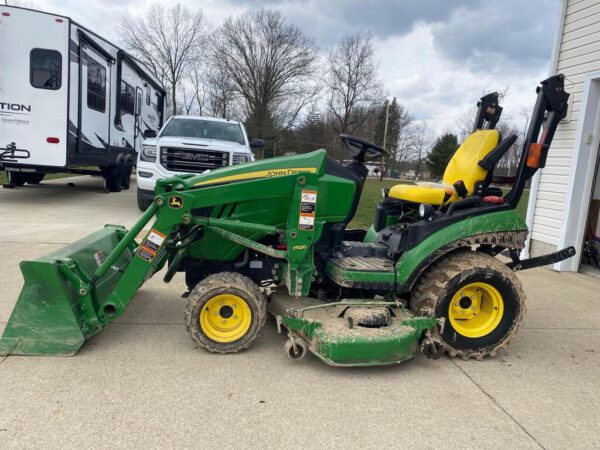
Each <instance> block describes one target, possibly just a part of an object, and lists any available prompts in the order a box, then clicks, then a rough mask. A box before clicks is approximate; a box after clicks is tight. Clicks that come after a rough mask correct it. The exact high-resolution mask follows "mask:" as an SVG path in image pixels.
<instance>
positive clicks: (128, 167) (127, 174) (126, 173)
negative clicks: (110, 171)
mask: <svg viewBox="0 0 600 450" xmlns="http://www.w3.org/2000/svg"><path fill="white" fill-rule="evenodd" d="M132 171H133V163H132V162H131V161H127V162H126V163H125V164H124V168H123V180H122V181H121V187H122V189H125V190H127V189H129V185H130V184H131V172H132Z"/></svg>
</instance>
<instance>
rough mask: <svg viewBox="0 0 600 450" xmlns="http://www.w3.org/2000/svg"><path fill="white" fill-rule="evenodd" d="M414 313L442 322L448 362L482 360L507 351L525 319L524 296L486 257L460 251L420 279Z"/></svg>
mask: <svg viewBox="0 0 600 450" xmlns="http://www.w3.org/2000/svg"><path fill="white" fill-rule="evenodd" d="M410 307H411V310H412V311H413V312H415V313H416V314H419V315H423V314H426V315H435V316H436V317H438V318H444V319H445V324H444V328H443V332H442V333H441V335H442V339H443V341H444V347H445V349H446V351H447V352H448V354H450V356H460V357H462V358H463V359H469V358H476V359H482V358H483V357H484V356H487V355H490V356H495V355H496V352H497V351H498V349H500V348H502V347H505V346H506V345H508V342H509V341H510V339H511V338H512V337H513V336H514V334H515V333H516V331H517V328H518V327H519V324H520V323H521V320H522V318H523V314H524V313H525V293H524V292H523V286H522V285H521V282H520V281H519V279H518V278H517V277H516V276H515V274H514V273H513V272H512V271H511V270H510V269H509V268H508V267H506V265H505V264H503V263H502V262H501V261H499V260H497V259H496V258H494V257H492V256H490V255H486V254H484V253H477V252H474V251H471V250H466V251H465V250H460V251H457V252H454V253H451V254H450V255H448V256H445V257H443V258H441V259H440V260H439V261H437V262H435V263H434V264H432V265H431V266H430V267H429V268H428V269H427V270H426V271H425V273H423V275H421V278H420V279H419V280H418V282H417V284H416V287H415V289H414V290H413V293H412V296H411V302H410Z"/></svg>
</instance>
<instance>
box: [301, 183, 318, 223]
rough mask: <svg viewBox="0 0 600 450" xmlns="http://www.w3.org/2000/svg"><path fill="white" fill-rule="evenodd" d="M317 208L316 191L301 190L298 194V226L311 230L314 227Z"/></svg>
mask: <svg viewBox="0 0 600 450" xmlns="http://www.w3.org/2000/svg"><path fill="white" fill-rule="evenodd" d="M316 209H317V191H305V190H303V191H302V193H301V196H300V218H299V220H298V228H299V229H301V230H312V229H314V227H315V212H316Z"/></svg>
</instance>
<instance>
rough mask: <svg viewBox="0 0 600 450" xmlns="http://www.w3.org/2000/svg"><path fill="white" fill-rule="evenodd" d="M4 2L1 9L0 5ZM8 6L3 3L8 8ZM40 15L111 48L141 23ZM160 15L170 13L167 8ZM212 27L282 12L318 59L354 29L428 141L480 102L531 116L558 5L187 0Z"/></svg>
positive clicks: (118, 2)
mask: <svg viewBox="0 0 600 450" xmlns="http://www.w3.org/2000/svg"><path fill="white" fill-rule="evenodd" d="M0 1H2V0H0ZM9 3H10V2H9ZM24 3H29V4H35V5H36V6H37V7H38V8H39V9H42V10H46V11H52V12H56V13H59V14H64V15H67V16H70V17H71V18H73V19H74V20H76V21H78V22H80V23H82V24H83V25H85V26H87V27H89V28H90V29H92V30H94V31H96V32H97V33H98V34H100V35H103V36H106V37H108V38H110V39H112V40H114V42H115V43H117V44H118V37H117V36H115V30H114V25H115V24H116V23H117V22H118V21H119V20H120V19H121V17H123V16H124V15H126V14H140V13H143V12H144V10H145V5H146V4H148V3H147V2H144V1H140V0H86V1H81V0H33V1H29V2H24ZM162 3H163V4H165V5H167V6H168V5H170V4H174V3H177V2H176V1H174V0H165V1H163V2H162ZM181 3H183V4H185V5H186V6H188V7H189V8H191V9H195V8H201V9H202V10H203V11H204V14H205V17H206V18H207V20H208V23H209V24H210V25H211V26H217V25H219V24H220V23H221V22H222V21H223V20H224V19H225V18H226V17H228V16H230V15H235V14H239V13H240V12H241V11H243V10H244V9H246V8H252V7H268V8H273V9H278V10H280V11H282V12H283V14H284V15H285V16H286V17H287V19H288V20H289V21H290V22H292V23H294V24H296V25H298V26H299V27H300V28H301V29H302V30H303V31H304V32H305V33H306V34H307V35H309V36H311V37H313V38H314V39H315V41H316V43H317V45H318V46H319V47H320V48H321V49H323V50H325V49H327V48H328V47H329V46H331V45H332V44H334V43H335V42H336V41H337V40H338V39H340V38H341V37H342V36H344V35H346V34H349V33H352V32H354V31H356V30H358V29H361V28H363V29H367V30H371V32H372V33H373V36H374V38H375V39H374V44H375V49H376V53H377V57H378V60H379V63H380V73H381V77H382V79H383V82H384V85H385V91H386V93H387V94H389V95H391V96H395V97H397V98H398V100H399V101H400V102H401V103H402V104H404V105H405V106H407V107H408V109H409V110H410V111H411V112H412V113H413V115H414V116H415V117H416V118H418V119H420V120H426V121H427V122H428V123H429V124H430V125H431V126H432V127H433V128H434V129H435V130H436V131H438V132H441V131H444V130H446V129H449V130H451V129H453V128H455V123H456V118H457V117H458V116H460V115H462V114H464V112H465V111H466V110H467V109H468V108H469V107H471V106H473V105H474V104H475V102H476V101H477V99H478V98H479V97H481V95H482V94H483V93H485V92H489V91H492V90H503V89H505V88H506V87H507V86H509V87H510V88H509V91H508V94H507V96H506V99H505V101H504V104H503V106H504V107H505V109H504V116H505V117H507V118H513V119H514V120H515V121H516V122H517V123H518V122H519V120H521V119H520V117H521V115H522V111H523V110H524V109H525V108H531V106H532V105H533V101H534V99H535V86H536V84H537V83H538V82H539V81H541V80H542V79H544V78H545V77H546V76H547V74H548V66H549V60H550V54H551V51H552V46H553V44H554V38H555V34H556V32H557V26H558V19H559V14H560V1H559V0H503V1H501V2H500V1H494V0H362V1H358V0H302V1H296V0H282V1H279V0H272V1H261V0H189V1H183V2H181Z"/></svg>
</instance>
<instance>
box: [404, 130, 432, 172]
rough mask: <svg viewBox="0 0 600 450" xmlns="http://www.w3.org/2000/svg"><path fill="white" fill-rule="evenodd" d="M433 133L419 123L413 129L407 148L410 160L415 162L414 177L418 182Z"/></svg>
mask: <svg viewBox="0 0 600 450" xmlns="http://www.w3.org/2000/svg"><path fill="white" fill-rule="evenodd" d="M433 139H434V136H433V132H432V131H431V129H429V127H428V126H427V124H426V123H425V122H420V123H418V124H417V125H415V127H414V128H413V132H412V139H411V143H410V147H409V153H410V158H411V159H412V160H413V161H414V162H415V177H416V179H417V180H418V179H419V174H420V170H421V165H422V163H423V161H424V160H425V158H426V157H427V155H428V154H429V151H430V150H431V146H432V144H433Z"/></svg>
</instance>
